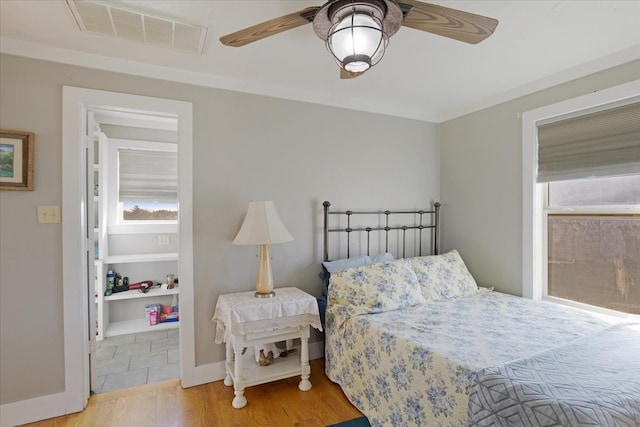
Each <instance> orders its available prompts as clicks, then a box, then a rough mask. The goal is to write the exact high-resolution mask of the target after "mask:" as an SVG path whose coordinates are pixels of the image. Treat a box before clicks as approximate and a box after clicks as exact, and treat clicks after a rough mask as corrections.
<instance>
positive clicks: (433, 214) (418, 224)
mask: <svg viewBox="0 0 640 427" xmlns="http://www.w3.org/2000/svg"><path fill="white" fill-rule="evenodd" d="M322 206H324V261H329V260H330V258H329V233H339V232H342V233H346V235H347V248H346V249H347V258H349V257H350V248H349V246H350V245H349V243H350V238H351V233H353V232H365V233H367V235H366V236H367V243H366V248H367V255H369V245H370V241H371V232H372V231H378V232H384V239H385V252H388V250H389V232H390V231H392V230H401V231H402V257H403V258H405V250H406V243H407V238H406V232H407V230H418V235H419V236H418V239H417V240H418V241H419V243H418V246H419V248H418V251H419V254H420V256H422V255H423V251H422V230H424V229H429V230H430V231H431V233H432V234H431V236H432V239H431V240H432V248H430V249H433V250H432V251H431V254H432V255H437V254H438V240H439V222H440V218H439V217H440V203H439V202H436V203H434V204H433V209H431V210H421V209H420V210H397V211H391V210H384V211H382V210H381V211H350V210H347V211H330V210H329V207H330V206H331V203H329V202H324V203H322ZM396 214H414V215H417V218H416V217H415V216H414V217H413V218H414V221H411V223H410V224H406V225H392V226H391V225H389V224H390V222H389V217H390V216H391V215H396ZM329 215H346V218H347V226H346V227H345V228H330V226H329ZM354 215H384V216H385V217H384V218H385V225H384V226H381V227H358V226H355V227H352V226H351V218H352V217H353V216H354ZM425 216H426V217H428V220H427V222H426V223H425V222H424V219H425V218H424V217H425ZM429 220H430V221H429Z"/></svg>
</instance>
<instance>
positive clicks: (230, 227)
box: [0, 55, 440, 404]
mask: <svg viewBox="0 0 640 427" xmlns="http://www.w3.org/2000/svg"><path fill="white" fill-rule="evenodd" d="M63 85H71V86H79V87H85V88H92V89H100V90H108V91H114V92H123V93H130V94H136V95H146V96H154V97H161V98H170V99H177V100H184V101H190V102H192V103H193V112H194V121H193V123H194V129H193V131H194V132H193V134H194V163H193V178H194V264H195V284H194V286H195V299H196V301H195V310H196V313H195V319H196V349H195V350H196V362H197V364H198V365H200V364H206V363H211V362H216V361H221V360H223V357H224V350H223V348H222V345H216V344H214V328H213V324H212V323H211V317H212V316H213V309H214V305H215V302H216V299H217V296H218V295H219V294H220V293H223V292H232V291H248V290H251V289H252V288H254V283H255V268H256V266H257V259H256V254H257V248H252V247H243V246H232V245H231V240H232V239H233V237H234V236H235V233H236V232H237V230H238V228H239V227H240V224H241V222H242V219H243V216H244V213H245V211H246V209H247V206H248V202H249V201H250V200H259V199H262V200H265V199H267V200H274V201H275V204H276V207H277V209H278V211H279V213H280V216H281V217H282V219H283V221H284V223H285V224H286V226H287V228H288V230H289V231H290V232H291V234H292V235H293V236H294V238H295V240H294V241H293V242H290V243H285V244H281V245H274V246H273V247H272V248H271V256H272V257H273V264H272V266H273V270H274V279H275V281H276V282H277V285H276V287H278V286H298V287H300V288H302V289H304V290H306V291H308V292H310V293H312V294H315V295H319V294H320V292H321V283H320V280H319V279H318V277H317V273H318V271H319V263H320V261H321V258H322V248H321V238H320V232H321V227H322V224H321V222H320V221H321V203H322V201H323V200H330V201H331V202H332V204H333V205H334V206H335V207H338V208H365V207H366V208H372V207H391V208H393V207H402V208H406V207H424V206H425V205H426V204H428V203H429V202H430V201H432V200H437V199H438V198H439V197H440V192H439V189H440V182H439V176H440V169H439V158H440V144H439V135H438V126H437V125H433V124H428V123H423V122H418V121H413V120H406V119H399V118H392V117H386V116H381V115H375V114H369V113H360V112H354V111H349V110H343V109H337V108H330V107H324V106H318V105H313V104H307V103H300V102H292V101H285V100H280V99H271V98H267V97H259V96H253V95H247V94H240V93H234V92H230V91H224V90H216V89H210V88H202V87H196V86H191V85H186V84H181V83H173V82H167V81H162V80H156V79H147V78H140V77H134V76H129V75H123V74H117V73H110V72H103V71H99V70H91V69H85V68H80V67H75V66H67V65H61V64H54V63H49V62H44V61H37V60H31V59H26V58H20V57H15V56H10V55H1V56H0V93H1V94H2V96H1V97H0V127H1V128H3V129H16V130H29V131H32V132H35V175H34V188H35V189H34V191H31V192H16V191H2V192H0V237H1V238H0V378H2V381H1V384H0V403H2V404H5V403H10V402H15V401H20V400H24V399H28V398H33V397H37V396H43V395H47V394H51V393H56V392H60V391H62V390H63V389H64V360H63V357H64V355H63V340H62V338H63V313H62V256H61V250H62V229H61V226H60V224H37V221H36V206H38V205H60V204H61V201H62V199H61V197H62V196H61V192H62V188H61V186H62V170H61V165H62V159H61V148H62V141H61V133H62V128H61V123H62V109H61V105H62V86H63Z"/></svg>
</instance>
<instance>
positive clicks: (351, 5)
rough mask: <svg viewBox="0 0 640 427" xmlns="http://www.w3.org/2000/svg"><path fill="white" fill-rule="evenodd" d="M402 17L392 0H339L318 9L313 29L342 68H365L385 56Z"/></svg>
mask: <svg viewBox="0 0 640 427" xmlns="http://www.w3.org/2000/svg"><path fill="white" fill-rule="evenodd" d="M402 18H403V16H402V11H401V10H400V7H399V6H398V5H397V4H396V3H395V2H393V1H391V0H336V1H331V2H328V3H326V4H325V5H324V6H322V8H321V9H320V10H318V12H317V14H316V16H315V18H314V20H313V29H314V31H315V32H316V34H317V35H318V37H320V38H321V39H323V40H325V42H326V45H327V49H328V50H329V51H330V52H331V53H332V54H333V56H334V58H335V60H336V62H337V63H338V65H339V66H340V67H341V68H343V69H345V70H347V71H351V72H363V71H366V70H367V69H369V68H370V67H371V66H373V65H375V64H377V63H378V62H379V61H380V59H382V56H383V55H384V50H385V48H386V47H387V44H388V42H389V37H390V36H392V35H393V34H395V33H396V32H397V31H398V29H399V28H400V26H401V25H402Z"/></svg>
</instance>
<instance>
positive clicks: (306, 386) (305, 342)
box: [298, 326, 311, 391]
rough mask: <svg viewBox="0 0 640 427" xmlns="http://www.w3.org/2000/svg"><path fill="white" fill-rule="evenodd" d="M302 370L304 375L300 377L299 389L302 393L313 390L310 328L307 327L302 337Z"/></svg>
mask: <svg viewBox="0 0 640 427" xmlns="http://www.w3.org/2000/svg"><path fill="white" fill-rule="evenodd" d="M300 368H301V371H302V375H301V376H300V384H298V388H299V389H300V390H302V391H309V390H311V381H309V376H310V375H311V366H309V326H305V327H304V329H303V330H302V335H301V337H300Z"/></svg>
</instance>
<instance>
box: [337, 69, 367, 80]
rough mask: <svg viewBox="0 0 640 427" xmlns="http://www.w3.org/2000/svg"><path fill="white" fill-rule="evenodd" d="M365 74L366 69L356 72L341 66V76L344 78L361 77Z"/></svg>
mask: <svg viewBox="0 0 640 427" xmlns="http://www.w3.org/2000/svg"><path fill="white" fill-rule="evenodd" d="M363 74H364V71H362V72H360V73H354V72H353V71H347V70H345V69H344V68H340V78H341V79H343V80H346V79H355V78H356V77H359V76H361V75H363Z"/></svg>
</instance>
